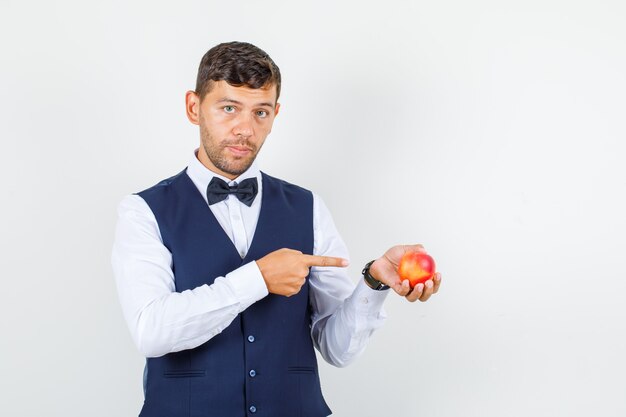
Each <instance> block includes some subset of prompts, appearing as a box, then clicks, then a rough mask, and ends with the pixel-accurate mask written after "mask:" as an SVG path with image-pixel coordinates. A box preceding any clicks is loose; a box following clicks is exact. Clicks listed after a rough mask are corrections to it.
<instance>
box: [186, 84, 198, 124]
mask: <svg viewBox="0 0 626 417" xmlns="http://www.w3.org/2000/svg"><path fill="white" fill-rule="evenodd" d="M185 110H186V111H187V119H189V121H190V122H191V123H193V124H194V125H197V124H199V123H200V97H198V95H197V94H196V92H195V91H191V90H189V91H187V93H186V94H185Z"/></svg>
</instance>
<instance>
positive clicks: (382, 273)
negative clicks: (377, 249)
mask: <svg viewBox="0 0 626 417" xmlns="http://www.w3.org/2000/svg"><path fill="white" fill-rule="evenodd" d="M407 252H422V253H426V251H425V250H424V247H423V246H422V245H398V246H394V247H393V248H391V249H389V250H388V251H387V252H385V254H384V255H383V256H382V257H380V258H378V259H377V260H376V261H375V262H374V263H373V264H372V265H371V266H370V274H371V275H372V276H373V277H374V278H376V279H377V280H379V281H380V282H382V283H383V284H387V285H389V286H390V287H391V288H393V290H394V291H395V292H397V293H398V294H399V295H401V296H402V297H405V298H406V299H407V300H409V301H411V302H414V301H417V300H420V301H426V300H428V299H429V298H430V296H431V295H433V294H435V293H436V292H437V291H439V286H440V285H441V274H440V273H439V272H436V273H435V276H434V277H433V278H432V279H429V280H428V281H426V282H425V283H423V284H417V285H416V286H415V288H413V289H411V286H410V285H409V281H408V280H404V281H403V280H402V279H401V278H400V276H399V275H398V265H399V264H400V259H402V256H403V255H404V254H405V253H407Z"/></svg>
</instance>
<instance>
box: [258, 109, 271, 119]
mask: <svg viewBox="0 0 626 417" xmlns="http://www.w3.org/2000/svg"><path fill="white" fill-rule="evenodd" d="M256 115H257V116H258V117H260V118H262V119H263V118H265V117H267V115H268V112H266V111H265V110H258V111H257V112H256Z"/></svg>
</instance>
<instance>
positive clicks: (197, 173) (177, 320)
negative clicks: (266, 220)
mask: <svg viewBox="0 0 626 417" xmlns="http://www.w3.org/2000/svg"><path fill="white" fill-rule="evenodd" d="M187 175H188V176H189V177H190V178H191V180H192V181H193V183H194V184H195V185H196V187H197V188H198V191H199V192H200V194H201V195H202V196H203V198H204V199H205V201H206V199H207V197H206V189H207V186H208V184H209V181H210V180H211V178H213V177H214V176H216V177H218V178H221V179H223V180H224V181H226V182H227V183H228V184H229V185H234V184H235V183H237V182H238V181H241V180H243V179H246V178H252V177H256V178H257V181H258V184H259V193H258V194H257V196H256V198H255V199H254V202H253V203H252V205H251V206H250V207H248V206H246V205H245V204H243V203H241V202H240V201H239V200H238V199H237V198H236V197H235V196H234V195H229V196H228V198H227V199H226V200H224V201H221V202H219V203H216V204H212V205H210V206H209V208H210V209H211V211H212V212H213V214H214V215H215V218H216V219H217V221H218V222H219V224H220V225H221V226H222V228H223V229H224V231H225V232H226V234H227V235H228V236H229V237H230V239H231V240H232V241H233V243H234V244H235V247H236V248H237V249H238V251H239V252H240V255H241V256H242V258H243V257H244V256H245V254H246V253H247V251H248V249H249V246H250V242H252V237H253V236H254V231H255V230H256V224H257V221H258V218H259V212H260V210H261V200H262V199H261V195H262V192H263V182H262V176H261V173H260V171H259V169H258V167H257V165H256V163H253V165H252V166H251V167H250V168H249V169H248V170H247V171H246V172H244V173H243V174H242V175H240V176H239V177H238V178H236V179H235V180H234V181H230V180H229V179H228V178H224V177H222V176H220V175H217V174H215V173H213V172H212V171H210V170H208V169H207V168H206V167H205V166H204V165H203V164H202V163H201V162H200V161H198V159H197V158H196V156H195V155H194V157H193V158H192V161H191V163H190V164H189V166H188V168H187ZM207 204H208V202H207ZM118 215H119V218H118V223H117V228H116V233H115V241H114V244H113V253H112V264H113V272H114V274H115V279H116V284H117V289H118V293H119V298H120V303H121V305H122V310H123V313H124V317H125V318H126V322H127V323H128V327H129V329H130V333H131V335H132V338H133V340H134V341H135V344H136V345H137V347H138V349H139V351H140V352H141V353H142V354H143V355H145V356H146V357H158V356H163V355H165V354H167V353H170V352H177V351H181V350H185V349H192V348H195V347H197V346H200V345H201V344H203V343H205V342H206V341H207V340H209V339H211V338H212V337H214V336H215V335H217V334H219V333H220V332H221V331H222V330H224V329H225V328H226V327H227V326H228V325H229V324H230V323H231V322H232V321H233V320H234V319H235V317H237V315H238V314H239V313H241V312H242V311H244V310H245V309H246V308H248V307H249V306H250V305H252V304H253V303H255V302H257V301H259V300H261V299H262V298H264V297H265V296H267V294H268V290H267V287H266V285H265V281H264V280H263V276H262V275H261V272H260V270H259V268H258V266H257V264H256V262H250V263H247V264H245V265H243V266H241V267H239V268H237V269H235V270H234V271H232V272H230V273H228V274H226V276H223V277H217V278H216V279H215V281H214V283H213V284H211V285H206V284H205V285H202V286H199V287H197V288H194V289H192V290H186V291H183V292H180V293H178V292H176V289H175V288H176V287H175V276H174V273H173V271H172V254H171V253H170V252H169V250H168V249H167V248H166V247H165V246H164V245H163V241H162V239H161V234H160V232H159V226H158V224H157V221H156V219H155V217H154V214H153V213H152V211H151V210H150V207H149V206H148V204H147V203H146V202H145V201H144V200H143V199H142V198H141V197H140V196H138V195H129V196H126V197H125V198H124V199H123V200H122V201H121V203H120V204H119V207H118ZM313 227H314V246H313V254H314V255H322V256H336V257H342V258H346V259H348V251H347V248H346V246H345V244H344V242H343V240H342V239H341V237H340V236H339V233H338V232H337V229H336V228H335V224H334V223H333V220H332V217H331V215H330V212H329V211H328V208H327V207H326V206H325V205H324V202H323V201H322V200H321V198H319V197H318V196H317V195H315V194H313ZM309 285H310V291H309V298H310V302H311V306H312V311H313V313H312V317H311V319H312V325H311V336H312V338H313V342H314V345H315V347H316V348H317V349H318V350H319V351H320V353H321V354H322V356H323V357H324V359H325V360H326V361H327V362H329V363H331V364H333V365H335V366H340V367H341V366H345V365H347V364H349V363H350V362H351V361H352V360H354V359H355V358H356V356H358V355H359V354H360V353H361V352H362V351H363V350H364V349H365V346H366V344H367V342H368V340H369V338H370V336H371V334H372V333H373V331H374V330H375V329H376V328H378V327H380V326H381V325H382V323H383V321H384V319H385V314H384V311H383V309H382V305H383V302H384V300H385V298H386V296H387V293H388V291H374V290H372V289H371V288H369V287H368V286H367V284H365V283H364V282H363V279H359V283H358V284H357V285H356V287H355V286H354V283H353V282H352V280H351V279H350V278H349V276H348V274H347V271H346V269H344V268H330V267H327V268H323V267H313V268H311V274H310V277H309Z"/></svg>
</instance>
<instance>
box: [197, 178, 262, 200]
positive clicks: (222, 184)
mask: <svg viewBox="0 0 626 417" xmlns="http://www.w3.org/2000/svg"><path fill="white" fill-rule="evenodd" d="M258 191H259V186H258V184H257V181H256V178H248V179H245V180H243V181H241V182H240V183H239V184H237V185H232V186H229V185H228V184H227V183H226V181H224V180H222V179H220V178H217V177H213V179H211V182H210V183H209V186H208V187H207V190H206V197H207V200H209V205H211V204H215V203H219V202H220V201H223V200H226V198H227V197H228V194H235V196H236V197H237V198H238V199H239V201H241V202H242V203H243V204H245V205H246V206H248V207H250V206H251V205H252V202H253V201H254V198H255V197H256V194H257V192H258Z"/></svg>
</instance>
